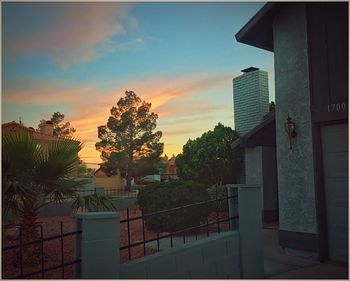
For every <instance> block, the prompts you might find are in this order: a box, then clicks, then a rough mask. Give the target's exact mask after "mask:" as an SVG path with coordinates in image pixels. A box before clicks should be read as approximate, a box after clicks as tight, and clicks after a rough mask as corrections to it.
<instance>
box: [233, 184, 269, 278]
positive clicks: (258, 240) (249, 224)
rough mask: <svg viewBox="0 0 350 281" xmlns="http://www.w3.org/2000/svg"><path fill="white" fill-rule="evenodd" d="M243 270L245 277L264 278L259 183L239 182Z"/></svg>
mask: <svg viewBox="0 0 350 281" xmlns="http://www.w3.org/2000/svg"><path fill="white" fill-rule="evenodd" d="M235 186H236V187H237V188H238V201H239V202H238V214H239V237H240V254H241V272H242V277H243V278H249V279H259V278H264V253H263V245H262V242H263V241H262V221H261V192H260V186H259V185H252V184H250V185H249V184H237V185H235Z"/></svg>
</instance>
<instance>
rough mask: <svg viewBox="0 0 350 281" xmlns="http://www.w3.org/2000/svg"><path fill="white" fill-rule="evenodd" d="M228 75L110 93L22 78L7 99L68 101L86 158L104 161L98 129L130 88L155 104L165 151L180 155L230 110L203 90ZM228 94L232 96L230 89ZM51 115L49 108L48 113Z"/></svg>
mask: <svg viewBox="0 0 350 281" xmlns="http://www.w3.org/2000/svg"><path fill="white" fill-rule="evenodd" d="M226 79H227V77H225V76H224V77H222V76H215V75H193V76H186V77H180V78H167V77H155V78H151V79H148V80H146V81H142V80H139V81H138V82H137V83H135V82H127V83H124V84H123V85H121V86H119V87H118V88H115V89H114V90H112V91H108V92H106V93H101V92H98V91H97V90H95V87H93V86H92V85H85V86H72V85H67V84H66V83H65V82H64V81H29V82H28V83H26V82H23V81H22V83H21V84H20V85H19V84H18V85H10V86H11V87H12V88H11V87H5V90H4V93H3V102H5V103H25V104H42V105H50V106H51V108H52V105H54V104H60V105H65V106H66V107H67V108H68V109H70V110H68V111H67V112H62V113H64V114H65V119H66V120H68V121H70V123H71V126H73V127H74V128H75V129H76V130H77V131H76V137H78V138H79V139H81V140H83V141H85V147H84V149H83V150H82V152H81V155H82V158H84V157H85V158H86V159H89V161H90V162H91V161H93V162H96V163H99V162H100V161H101V160H100V157H99V153H98V152H97V151H96V150H95V143H96V142H98V141H99V140H98V138H97V127H98V126H100V125H103V124H106V123H107V120H108V118H109V116H110V109H111V107H112V106H114V105H115V104H116V102H117V101H118V100H119V98H120V97H122V96H124V92H125V90H134V91H135V92H136V94H138V95H139V96H140V97H141V98H142V99H143V100H146V101H149V102H151V103H152V108H151V111H153V112H156V113H158V114H159V117H160V118H159V119H158V122H157V124H158V126H157V129H159V130H161V131H163V137H162V142H164V143H165V144H168V143H171V144H172V145H171V146H169V145H168V146H167V145H166V146H165V153H167V154H173V153H174V154H177V153H179V152H181V149H182V145H183V144H184V143H186V141H187V140H188V138H195V137H197V136H199V135H201V132H204V131H206V130H208V129H212V128H213V127H214V126H215V125H216V124H217V122H218V121H216V120H217V117H218V116H222V114H226V115H229V114H230V113H231V104H227V103H226V104H220V103H216V102H214V101H213V100H208V94H207V95H205V94H204V93H205V91H207V90H208V89H215V91H216V89H220V87H221V86H222V84H223V82H225V81H226ZM230 81H231V80H230V79H229V83H230ZM227 94H228V95H230V96H231V93H230V92H229V93H227ZM209 96H210V95H209ZM214 112H215V114H214ZM52 113H53V112H48V116H47V117H49V116H50V114H52ZM215 117H216V118H215ZM41 118H45V117H41ZM220 118H221V117H220ZM219 120H220V119H219ZM208 124H210V127H209V128H208V126H209V125H208ZM229 125H230V124H229ZM93 159H94V160H93Z"/></svg>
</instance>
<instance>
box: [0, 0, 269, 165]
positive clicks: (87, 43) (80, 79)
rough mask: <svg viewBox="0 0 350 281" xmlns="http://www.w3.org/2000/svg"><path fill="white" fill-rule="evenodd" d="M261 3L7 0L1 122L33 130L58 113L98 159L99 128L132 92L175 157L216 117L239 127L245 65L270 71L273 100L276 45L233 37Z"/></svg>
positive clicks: (90, 157)
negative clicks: (237, 100) (237, 104)
mask: <svg viewBox="0 0 350 281" xmlns="http://www.w3.org/2000/svg"><path fill="white" fill-rule="evenodd" d="M263 5H264V2H256V3H255V2H246V3H240V2H221V3H215V2H205V3H204V2H202V3H201V2H197V3H196V2H192V3H184V2H176V3H170V2H163V3H162V2H148V3H147V2H143V3H140V2H138V3H132V2H129V3H125V2H123V3H119V2H105V3H98V2H87V3H79V2H75V3H68V2H46V3H39V2H36V3H30V2H11V3H10V2H7V3H2V110H1V113H2V114H1V118H2V123H6V122H11V121H13V120H14V121H17V122H18V121H19V118H21V120H22V122H23V123H24V125H26V126H28V127H29V126H31V127H34V128H37V126H38V124H39V121H40V120H41V119H50V117H51V116H52V114H53V113H54V112H57V111H59V112H61V113H63V114H64V115H65V120H66V121H70V123H71V125H72V126H73V127H74V128H75V129H76V133H75V135H76V137H78V138H79V139H81V140H82V141H84V148H83V150H82V151H81V153H80V157H81V158H82V160H83V161H85V162H86V163H100V162H101V159H100V154H99V152H97V151H96V150H95V143H96V142H98V141H99V139H98V137H97V127H98V126H100V125H105V124H106V123H107V120H108V118H109V116H110V109H111V107H112V106H115V105H116V102H117V101H118V100H119V99H120V98H121V97H122V96H124V93H125V91H134V92H135V93H136V94H137V95H138V96H140V97H141V98H142V99H143V100H146V101H148V102H151V103H152V107H151V111H152V112H155V113H157V114H158V116H159V118H158V120H157V130H161V131H162V132H163V137H162V139H161V140H162V142H164V153H165V154H167V155H168V156H171V155H173V154H175V155H177V154H178V153H181V151H182V146H183V145H184V144H185V143H186V142H187V141H188V139H190V138H191V139H194V138H196V137H199V136H201V134H202V133H204V132H206V131H208V130H212V129H213V128H214V127H215V125H217V124H218V123H219V122H220V123H222V124H224V125H225V126H229V127H232V128H233V129H234V119H233V114H234V113H233V90H232V79H233V78H234V77H236V76H238V75H240V73H241V72H240V71H241V70H242V69H244V68H247V67H250V66H255V67H258V68H260V69H263V70H266V71H268V73H269V91H270V100H274V77H273V72H274V69H273V64H274V62H273V53H271V52H268V51H264V50H261V49H257V48H254V47H251V46H248V45H244V44H241V43H238V42H237V41H236V40H235V38H234V35H235V34H236V33H237V32H238V31H239V30H240V29H241V28H242V27H243V26H244V25H245V24H246V23H247V22H248V21H249V19H250V18H251V17H252V16H254V14H255V13H256V12H257V11H258V10H259V9H260V8H261V7H262V6H263ZM89 165H90V166H94V164H89ZM95 166H96V165H95Z"/></svg>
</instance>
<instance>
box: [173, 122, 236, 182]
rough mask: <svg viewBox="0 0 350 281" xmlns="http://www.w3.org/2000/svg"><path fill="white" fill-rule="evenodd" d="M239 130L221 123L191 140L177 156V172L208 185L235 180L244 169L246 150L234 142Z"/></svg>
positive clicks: (185, 178)
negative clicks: (243, 153) (242, 168)
mask: <svg viewBox="0 0 350 281" xmlns="http://www.w3.org/2000/svg"><path fill="white" fill-rule="evenodd" d="M238 137H239V136H238V133H237V132H236V131H234V130H232V129H231V128H230V127H225V126H224V125H222V124H221V123H219V124H218V125H216V126H215V128H214V131H208V132H206V133H204V134H203V135H202V136H201V137H199V138H196V139H195V140H191V139H190V140H188V141H187V143H186V144H185V145H184V146H183V151H182V153H181V154H179V155H178V156H177V157H176V162H175V164H176V167H177V174H178V176H179V177H180V178H181V179H183V180H193V181H196V182H199V183H204V184H222V183H235V182H236V180H237V176H238V174H239V171H240V169H241V162H242V151H241V150H240V149H236V150H233V149H232V148H231V143H232V142H233V141H234V140H236V139H237V138H238Z"/></svg>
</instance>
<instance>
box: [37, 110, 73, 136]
mask: <svg viewBox="0 0 350 281" xmlns="http://www.w3.org/2000/svg"><path fill="white" fill-rule="evenodd" d="M63 120H64V114H62V113H60V112H55V113H54V114H53V115H52V117H51V119H50V121H51V122H52V124H53V135H54V136H57V137H63V138H64V137H71V136H72V135H73V134H74V133H75V131H76V130H75V129H74V128H73V127H71V126H70V122H65V123H64V122H63ZM45 122H46V120H40V124H42V123H45ZM40 124H39V126H40Z"/></svg>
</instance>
